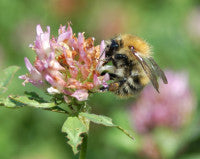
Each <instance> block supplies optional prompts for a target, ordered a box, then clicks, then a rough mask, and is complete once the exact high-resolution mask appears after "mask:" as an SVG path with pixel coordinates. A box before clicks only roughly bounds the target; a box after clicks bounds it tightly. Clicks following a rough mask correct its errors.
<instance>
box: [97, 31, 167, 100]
mask: <svg viewBox="0 0 200 159" xmlns="http://www.w3.org/2000/svg"><path fill="white" fill-rule="evenodd" d="M105 44H106V47H105V50H104V52H103V53H104V54H105V60H104V62H103V65H102V66H101V67H100V69H99V71H100V73H101V75H104V74H106V73H108V74H109V75H110V79H111V80H112V83H110V84H109V85H108V87H102V88H101V90H102V91H104V90H109V91H112V92H114V93H115V94H117V95H120V96H135V95H137V94H138V93H139V92H140V91H141V90H142V89H143V88H144V87H145V86H146V85H147V84H148V83H149V82H151V83H152V85H153V87H154V88H155V89H156V90H157V92H159V84H158V81H157V79H158V77H160V78H161V79H162V81H163V82H164V83H165V84H167V83H168V82H167V78H166V76H165V74H164V72H163V71H162V70H161V68H160V67H159V66H158V64H157V63H156V62H155V61H154V59H153V58H152V51H151V47H150V45H149V44H148V43H147V42H145V41H144V40H143V39H141V38H139V37H137V36H134V35H130V34H122V35H118V36H116V37H114V38H112V39H110V40H107V41H105ZM109 62H110V63H111V64H112V65H110V64H109Z"/></svg>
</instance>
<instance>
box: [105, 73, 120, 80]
mask: <svg viewBox="0 0 200 159" xmlns="http://www.w3.org/2000/svg"><path fill="white" fill-rule="evenodd" d="M106 73H108V74H109V76H110V80H114V79H117V78H120V77H119V76H118V75H116V74H114V73H109V72H106V71H104V72H102V73H101V76H104V75H105V74H106Z"/></svg>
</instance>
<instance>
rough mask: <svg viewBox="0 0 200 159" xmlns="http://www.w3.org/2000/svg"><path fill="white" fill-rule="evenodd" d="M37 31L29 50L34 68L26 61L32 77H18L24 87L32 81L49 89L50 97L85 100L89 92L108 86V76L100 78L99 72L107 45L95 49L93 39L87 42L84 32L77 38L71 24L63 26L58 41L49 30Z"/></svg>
mask: <svg viewBox="0 0 200 159" xmlns="http://www.w3.org/2000/svg"><path fill="white" fill-rule="evenodd" d="M36 32H37V36H36V41H35V43H34V45H30V47H32V49H33V50H34V51H35V53H36V54H37V56H36V59H35V61H34V65H32V64H31V62H30V61H29V60H28V58H25V64H26V67H27V69H28V71H29V74H26V75H22V76H20V77H19V78H21V79H24V80H25V81H24V82H23V85H25V83H27V82H29V83H32V84H33V85H35V86H37V87H39V88H45V89H47V91H48V92H49V93H50V94H54V93H63V94H64V95H67V96H71V97H75V98H76V99H78V100H79V101H84V100H87V98H88V91H89V90H92V91H96V90H98V88H99V87H100V86H101V85H106V84H107V83H106V81H107V80H109V76H108V74H106V75H105V76H100V74H99V72H98V71H97V69H96V68H97V66H99V65H101V62H100V60H99V59H98V58H99V57H100V54H101V53H102V52H103V50H104V47H105V45H104V42H102V43H101V45H100V46H99V45H98V46H94V38H88V39H85V37H84V33H78V37H76V36H75V34H74V33H73V31H72V28H71V27H70V24H68V27H67V29H66V27H65V26H60V29H59V30H58V33H59V36H58V38H54V37H52V38H50V27H47V31H46V32H44V31H43V30H42V28H41V26H40V25H37V27H36ZM102 57H104V56H102ZM101 60H102V59H101Z"/></svg>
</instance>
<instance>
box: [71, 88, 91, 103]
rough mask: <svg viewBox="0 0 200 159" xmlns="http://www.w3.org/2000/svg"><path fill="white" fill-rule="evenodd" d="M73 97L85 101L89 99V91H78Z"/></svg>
mask: <svg viewBox="0 0 200 159" xmlns="http://www.w3.org/2000/svg"><path fill="white" fill-rule="evenodd" d="M71 96H72V97H75V98H76V99H77V100H79V101H85V100H87V99H88V91H87V90H85V89H82V90H77V91H75V92H74V93H73V94H72V95H71Z"/></svg>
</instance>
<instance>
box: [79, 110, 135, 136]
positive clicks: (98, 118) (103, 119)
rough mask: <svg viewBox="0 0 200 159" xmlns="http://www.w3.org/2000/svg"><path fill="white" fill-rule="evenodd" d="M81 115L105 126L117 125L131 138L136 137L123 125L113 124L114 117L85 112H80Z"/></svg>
mask: <svg viewBox="0 0 200 159" xmlns="http://www.w3.org/2000/svg"><path fill="white" fill-rule="evenodd" d="M79 115H80V116H83V117H85V118H87V119H88V120H90V121H91V122H93V123H96V124H102V125H104V126H109V127H116V128H118V129H119V130H121V131H122V132H123V133H124V134H126V135H127V136H128V137H130V138H131V139H134V137H133V136H132V135H131V134H130V132H128V131H127V130H125V129H123V128H122V127H120V126H118V125H115V124H113V122H112V119H111V118H109V117H106V116H103V115H96V114H89V113H83V112H82V113H80V114H79Z"/></svg>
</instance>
